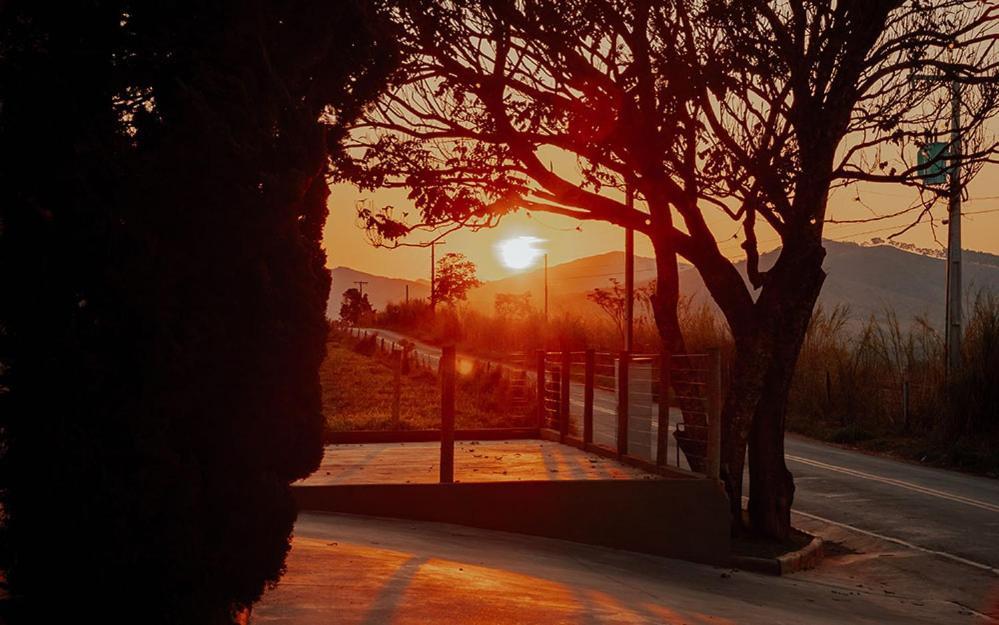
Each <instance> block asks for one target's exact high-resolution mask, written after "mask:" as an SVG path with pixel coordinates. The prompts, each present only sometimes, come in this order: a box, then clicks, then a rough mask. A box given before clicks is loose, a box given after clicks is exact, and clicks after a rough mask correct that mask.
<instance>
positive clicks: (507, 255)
mask: <svg viewBox="0 0 999 625" xmlns="http://www.w3.org/2000/svg"><path fill="white" fill-rule="evenodd" d="M541 241H542V239H539V238H537V237H514V238H512V239H506V240H504V241H500V242H499V243H498V244H497V245H496V249H497V251H498V252H499V257H500V261H501V262H502V263H503V265H504V266H506V267H508V268H510V269H527V268H528V267H530V266H531V265H533V264H534V263H535V262H536V261H537V260H538V258H539V257H540V256H541V255H542V254H544V250H541V249H538V248H537V247H535V245H536V244H537V243H540V242H541Z"/></svg>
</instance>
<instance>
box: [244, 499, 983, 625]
mask: <svg viewBox="0 0 999 625" xmlns="http://www.w3.org/2000/svg"><path fill="white" fill-rule="evenodd" d="M981 622H983V620H982V619H981V617H979V616H977V615H974V614H972V613H971V612H969V611H968V610H965V609H963V608H961V607H960V606H957V605H955V604H953V603H950V602H947V601H937V600H934V599H932V598H930V599H928V598H926V597H923V596H906V595H902V594H895V595H888V594H885V593H884V592H883V591H882V590H880V589H870V588H860V587H857V586H856V584H853V583H849V581H847V580H843V581H842V582H840V581H836V580H828V579H824V578H822V577H820V576H810V577H807V578H805V577H800V578H799V577H794V576H792V577H786V578H774V577H767V576H762V575H755V574H751V573H745V572H733V571H730V570H725V569H719V568H715V567H711V566H703V565H697V564H691V563H687V562H681V561H678V560H669V559H663V558H656V557H652V556H644V555H638V554H633V553H629V552H624V551H616V550H613V549H602V548H596V547H588V546H584V545H578V544H574V543H567V542H562V541H557V540H547V539H541V538H533V537H527V536H520V535H515V534H506V533H501V532H489V531H484V530H475V529H469V528H464V527H457V526H452V525H443V524H434V523H420V522H413V521H398V520H387V519H376V518H370V517H354V516H347V515H323V514H302V515H300V517H299V520H298V523H297V525H296V530H295V539H294V543H293V548H292V552H291V554H290V556H289V558H288V572H287V574H286V575H285V577H284V579H283V580H282V581H281V583H280V584H279V585H278V586H277V588H275V589H273V590H271V591H269V592H268V593H267V594H266V595H265V596H264V598H263V600H262V601H261V603H260V604H259V605H258V606H256V608H255V609H254V613H253V617H252V619H251V623H255V624H258V625H263V624H269V623H295V624H298V625H312V624H317V625H318V624H320V623H322V624H324V625H325V624H335V623H343V624H351V625H355V624H358V625H360V624H366V625H379V624H388V623H393V624H408V623H412V624H428V623H446V624H448V625H452V624H453V625H464V624H469V625H470V624H482V625H485V624H490V625H492V624H504V623H510V624H526V623H544V624H546V625H548V624H558V623H579V624H585V625H598V624H622V625H623V624H629V625H630V624H642V625H652V624H669V625H679V624H682V623H683V624H690V625H707V624H712V625H724V624H733V623H740V624H741V623H746V624H756V623H759V624H761V625H763V624H766V625H776V624H781V623H787V624H789V625H790V624H794V625H798V624H809V625H841V624H844V623H870V624H879V625H880V624H889V623H906V624H918V623H925V624H931V623H932V624H939V623H948V624H961V623H981Z"/></svg>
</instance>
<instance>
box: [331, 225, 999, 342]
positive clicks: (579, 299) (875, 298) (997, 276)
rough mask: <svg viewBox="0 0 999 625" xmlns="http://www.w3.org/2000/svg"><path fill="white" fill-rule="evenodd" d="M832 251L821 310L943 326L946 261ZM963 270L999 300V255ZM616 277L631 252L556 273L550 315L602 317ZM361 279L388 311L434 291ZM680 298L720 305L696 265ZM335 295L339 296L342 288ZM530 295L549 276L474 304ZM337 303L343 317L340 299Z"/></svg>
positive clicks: (647, 277)
mask: <svg viewBox="0 0 999 625" xmlns="http://www.w3.org/2000/svg"><path fill="white" fill-rule="evenodd" d="M825 247H826V252H827V254H826V260H825V263H824V267H825V269H826V272H827V274H828V277H827V278H826V282H825V285H824V286H823V289H822V294H821V295H820V296H819V304H820V305H821V306H823V307H825V308H827V309H829V308H832V307H834V306H838V305H844V306H848V307H849V309H850V313H851V318H852V319H853V320H854V322H856V323H859V322H863V321H865V320H866V319H867V318H868V317H869V316H871V315H880V314H882V313H883V312H884V311H885V310H886V309H892V310H894V311H895V312H896V313H897V315H898V318H899V320H900V321H903V322H909V321H911V320H912V319H914V318H915V317H917V316H922V317H925V318H926V319H927V320H928V321H929V322H930V323H931V324H932V325H934V326H935V327H940V326H942V325H943V316H944V312H943V301H944V292H945V288H946V286H945V261H944V260H943V259H940V258H935V257H932V256H925V255H922V254H918V253H914V252H911V251H906V250H901V249H898V248H895V247H892V246H888V245H881V246H862V245H858V244H856V243H844V242H837V241H826V242H825ZM776 258H777V252H776V251H774V252H768V253H766V254H763V255H762V257H761V260H760V264H761V268H764V269H765V268H766V267H769V266H770V265H772V264H773V262H774V261H775V260H776ZM737 268H738V269H739V271H740V272H741V273H742V274H743V276H745V273H746V272H745V263H744V262H742V263H739V264H738V265H737ZM963 271H964V291H965V296H966V299H970V298H972V297H973V296H974V294H975V293H976V292H977V291H978V290H979V289H983V288H984V289H987V290H991V291H993V292H996V293H999V256H996V255H993V254H987V253H985V252H970V251H969V252H966V253H965V255H964V265H963ZM655 275H656V270H655V261H654V260H653V259H651V258H645V257H641V256H637V257H635V283H636V285H639V286H642V285H645V284H648V283H649V282H651V281H652V280H654V279H655ZM611 278H616V279H618V280H621V281H623V280H624V253H623V252H607V253H605V254H598V255H596V256H589V257H586V258H581V259H578V260H574V261H570V262H568V263H563V264H560V265H555V266H552V267H549V269H548V284H549V309H550V310H551V312H552V313H553V314H559V313H560V312H563V311H572V312H574V313H578V314H590V313H595V312H597V309H596V307H595V305H594V304H592V303H591V302H589V301H588V300H587V299H586V293H588V292H589V291H591V290H593V289H594V288H597V287H606V286H608V285H609V284H610V281H611ZM354 280H368V281H369V284H368V285H366V287H365V292H368V293H371V294H372V295H371V296H370V298H371V302H372V304H373V305H374V306H375V307H376V308H381V307H384V303H385V302H387V301H390V300H395V301H398V300H401V299H402V298H403V297H404V295H405V288H404V285H405V284H407V283H408V284H410V285H411V286H410V297H426V296H427V294H428V292H429V285H428V284H427V283H426V282H413V281H408V280H399V279H395V278H385V277H381V276H373V275H371V274H366V273H362V272H357V271H354V270H351V269H348V268H345V267H338V268H337V269H335V270H334V284H335V285H337V284H339V285H342V288H341V289H340V292H342V290H345V289H347V288H350V287H351V286H353V285H352V284H351V282H353V281H354ZM680 291H681V293H683V294H684V295H685V296H687V297H690V298H691V300H692V301H693V302H694V303H695V305H699V304H700V303H702V302H703V303H707V304H708V305H710V306H713V304H712V303H711V298H710V296H709V295H708V293H707V290H706V289H705V288H704V283H703V281H702V280H701V278H700V275H699V274H698V273H697V271H696V270H695V269H693V268H692V267H690V266H689V265H681V266H680ZM334 292H337V291H336V287H335V288H334ZM524 292H529V293H530V294H531V301H532V302H533V305H534V306H535V308H539V309H540V308H542V307H543V306H544V270H543V269H536V270H533V271H530V272H525V273H522V274H517V275H514V276H511V277H509V278H504V279H502V280H495V281H492V282H487V283H485V284H484V285H482V286H481V287H479V288H478V289H475V290H473V291H472V292H471V293H470V294H469V298H468V303H469V306H471V307H472V308H474V309H477V310H481V311H483V312H491V311H492V310H493V305H494V301H495V298H496V295H497V294H499V293H524ZM336 301H337V305H336V307H337V310H338V309H339V292H337V296H336ZM376 302H378V303H376Z"/></svg>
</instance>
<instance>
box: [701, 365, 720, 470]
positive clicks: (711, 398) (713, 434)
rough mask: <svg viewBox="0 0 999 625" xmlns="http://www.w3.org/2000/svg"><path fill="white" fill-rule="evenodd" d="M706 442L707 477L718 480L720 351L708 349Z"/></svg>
mask: <svg viewBox="0 0 999 625" xmlns="http://www.w3.org/2000/svg"><path fill="white" fill-rule="evenodd" d="M707 375H708V380H707V382H708V411H707V412H708V440H707V449H706V451H707V456H708V457H707V459H706V462H705V465H706V466H705V470H706V473H707V476H708V477H709V478H712V479H716V480H717V479H719V477H720V476H721V411H722V397H721V395H722V388H721V350H719V349H718V348H717V347H712V348H710V349H708V372H707Z"/></svg>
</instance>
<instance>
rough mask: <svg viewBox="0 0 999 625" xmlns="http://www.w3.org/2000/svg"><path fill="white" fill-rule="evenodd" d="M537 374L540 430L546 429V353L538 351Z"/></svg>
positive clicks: (536, 360) (536, 359) (536, 355)
mask: <svg viewBox="0 0 999 625" xmlns="http://www.w3.org/2000/svg"><path fill="white" fill-rule="evenodd" d="M535 363H536V367H535V372H536V374H537V387H538V393H537V394H538V428H539V429H540V428H543V427H545V352H544V351H543V350H540V349H539V350H538V351H537V354H535Z"/></svg>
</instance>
